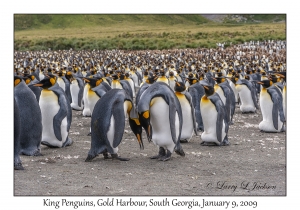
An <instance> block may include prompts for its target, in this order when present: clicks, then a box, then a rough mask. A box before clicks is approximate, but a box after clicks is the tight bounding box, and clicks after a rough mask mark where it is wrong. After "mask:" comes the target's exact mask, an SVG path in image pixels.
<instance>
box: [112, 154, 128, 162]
mask: <svg viewBox="0 0 300 210" xmlns="http://www.w3.org/2000/svg"><path fill="white" fill-rule="evenodd" d="M111 158H112V160H115V159H117V160H120V161H128V160H130V159H129V158H121V157H120V156H119V155H118V154H111Z"/></svg>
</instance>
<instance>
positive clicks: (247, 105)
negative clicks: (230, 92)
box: [236, 85, 256, 112]
mask: <svg viewBox="0 0 300 210" xmlns="http://www.w3.org/2000/svg"><path fill="white" fill-rule="evenodd" d="M236 89H237V91H238V93H239V96H240V99H241V106H240V109H241V111H242V112H254V111H255V110H256V107H255V106H254V102H253V99H252V95H251V91H250V90H249V88H248V87H247V86H246V85H237V86H236Z"/></svg>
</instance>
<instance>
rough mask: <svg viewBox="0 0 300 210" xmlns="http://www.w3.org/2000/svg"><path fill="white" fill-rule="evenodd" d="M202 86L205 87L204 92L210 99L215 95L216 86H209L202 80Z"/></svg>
mask: <svg viewBox="0 0 300 210" xmlns="http://www.w3.org/2000/svg"><path fill="white" fill-rule="evenodd" d="M200 85H202V86H203V88H204V92H205V95H206V96H207V97H208V96H211V95H213V94H214V93H215V89H214V86H213V85H211V84H209V83H208V82H207V81H206V80H201V81H200Z"/></svg>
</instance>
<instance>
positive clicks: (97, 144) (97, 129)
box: [85, 89, 144, 162]
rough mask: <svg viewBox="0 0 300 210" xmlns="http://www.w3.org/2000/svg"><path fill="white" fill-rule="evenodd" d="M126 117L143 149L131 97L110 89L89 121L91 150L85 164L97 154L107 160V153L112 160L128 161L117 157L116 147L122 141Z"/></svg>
mask: <svg viewBox="0 0 300 210" xmlns="http://www.w3.org/2000/svg"><path fill="white" fill-rule="evenodd" d="M127 116H128V118H129V125H130V127H131V130H132V131H133V133H134V134H135V136H136V138H137V140H138V142H139V144H140V148H141V149H143V148H144V147H143V142H142V127H141V124H140V122H139V119H138V118H137V114H136V110H135V108H134V104H133V102H132V99H131V97H130V96H129V95H128V94H127V92H126V91H125V90H122V89H111V90H110V91H108V92H107V93H106V94H105V95H104V96H103V97H102V98H101V99H100V100H99V101H98V102H97V103H96V105H95V109H94V114H93V115H92V119H91V132H92V134H91V149H90V151H89V152H88V156H87V158H86V160H85V161H86V162H90V161H92V159H94V158H95V157H96V156H97V155H98V154H103V156H104V159H108V158H109V156H108V153H110V154H111V157H112V159H118V160H121V161H127V160H129V159H128V158H121V157H120V156H119V155H118V146H119V144H120V143H121V141H122V137H123V133H124V128H125V119H126V117H127Z"/></svg>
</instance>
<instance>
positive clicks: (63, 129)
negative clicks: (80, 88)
mask: <svg viewBox="0 0 300 210" xmlns="http://www.w3.org/2000/svg"><path fill="white" fill-rule="evenodd" d="M34 86H38V87H42V88H43V90H42V92H41V96H40V101H39V105H40V108H41V112H42V124H43V133H42V142H41V144H43V145H46V146H48V147H65V146H69V145H71V144H72V140H71V139H70V138H69V130H70V126H71V121H72V110H71V106H70V103H69V101H68V99H67V96H66V94H65V92H64V91H63V89H62V88H61V87H60V86H59V85H58V84H57V82H56V76H54V75H51V76H48V77H45V78H44V79H43V80H41V81H40V82H39V83H37V84H35V85H34Z"/></svg>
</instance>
